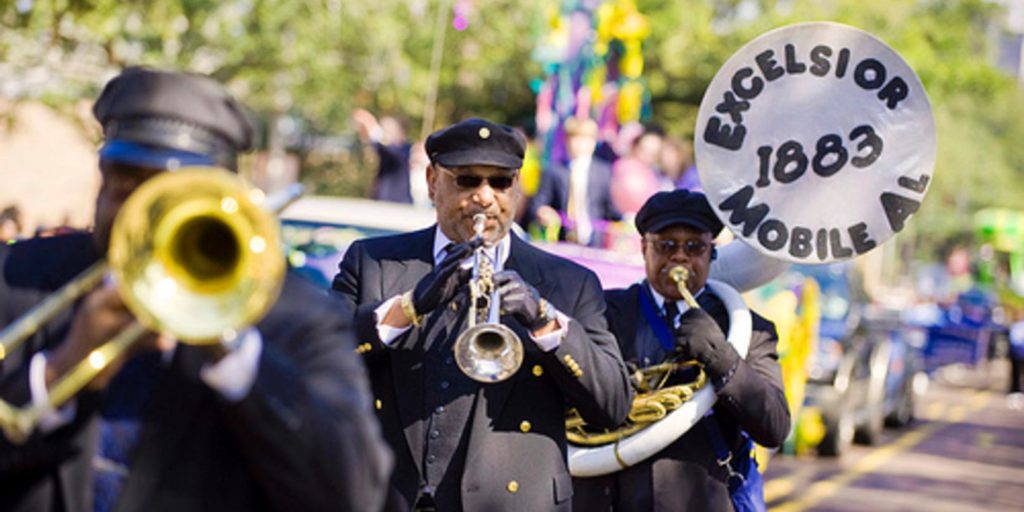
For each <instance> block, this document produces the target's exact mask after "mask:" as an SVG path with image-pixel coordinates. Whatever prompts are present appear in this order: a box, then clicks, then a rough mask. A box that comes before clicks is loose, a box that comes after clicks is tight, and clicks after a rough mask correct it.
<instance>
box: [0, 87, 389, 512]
mask: <svg viewBox="0 0 1024 512" xmlns="http://www.w3.org/2000/svg"><path fill="white" fill-rule="evenodd" d="M93 112H94V114H95V116H96V119H97V120H98V121H99V122H100V124H101V125H102V126H103V130H104V137H105V141H104V145H103V147H102V148H101V149H100V155H99V156H100V158H99V166H100V172H101V175H102V184H101V186H100V190H99V195H98V197H97V200H96V224H95V231H94V233H92V234H77V235H68V236H62V237H54V238H46V239H36V240H30V241H25V242H21V243H18V244H15V245H12V246H10V247H9V248H8V250H7V251H5V252H3V253H0V270H2V272H0V327H2V326H4V325H7V324H8V323H10V322H11V321H13V320H14V319H15V317H19V316H20V315H21V313H22V311H21V310H23V309H25V307H26V306H28V305H31V304H32V303H36V302H39V301H40V300H41V299H42V298H44V297H45V296H46V295H47V294H48V293H50V292H52V291H53V290H55V289H56V288H58V287H60V286H61V285H63V284H64V283H65V282H68V281H69V280H71V279H72V278H73V277H74V276H75V275H76V274H77V273H79V272H81V271H82V270H84V269H85V268H87V267H90V265H92V264H93V263H94V262H96V261H98V260H99V259H101V258H102V257H103V256H104V253H107V249H108V243H109V242H110V240H111V239H112V238H118V237H113V236H112V235H116V234H117V230H112V226H113V225H114V219H115V217H116V216H117V215H118V213H119V212H120V211H124V209H125V204H126V202H130V201H131V200H132V197H131V196H132V195H133V193H134V192H136V191H137V189H140V188H141V187H144V183H146V182H149V181H150V180H153V181H158V180H160V179H161V178H164V179H166V178H173V177H174V176H175V175H174V174H170V173H173V172H175V171H176V170H177V169H179V168H181V167H187V166H218V167H222V168H227V169H231V170H235V167H236V158H237V155H238V153H240V152H241V151H244V150H246V149H248V148H249V147H250V144H251V142H252V137H253V129H252V126H251V125H250V123H249V121H248V119H247V117H246V116H245V114H244V112H243V109H242V107H241V105H240V104H239V103H238V102H236V101H235V100H234V99H233V98H232V97H231V96H230V95H229V94H228V93H227V91H225V90H224V89H223V88H222V87H221V86H220V84H218V83H216V82H214V81H213V80H211V79H209V78H207V77H203V76H199V75H191V74H185V73H175V72H163V71H155V70H149V69H141V68H132V69H128V70H126V71H124V72H123V73H121V74H120V75H118V76H117V77H115V78H114V79H113V80H111V81H110V82H109V83H108V84H107V85H106V87H105V88H104V90H103V93H102V94H101V95H100V98H99V99H98V100H97V102H96V104H95V106H94V108H93ZM200 172H206V175H205V176H209V175H210V174H211V173H217V172H218V171H216V170H206V171H200ZM182 173H183V174H185V172H184V171H182ZM178 176H181V175H180V174H179V175H178ZM165 182H166V181H165ZM197 182H198V180H197ZM175 192H176V193H179V194H182V195H183V196H186V197H195V196H196V194H197V190H195V187H181V188H179V189H176V190H175ZM219 205H220V206H221V209H223V210H225V211H236V210H237V209H238V206H239V202H233V203H230V204H229V203H226V202H224V201H220V202H219ZM232 206H233V208H231V207H232ZM146 219H147V217H146V216H142V215H140V216H138V217H137V218H135V219H134V220H146ZM119 220H120V219H119ZM187 227H188V226H187V225H185V226H181V225H178V226H174V228H175V229H177V231H176V232H178V233H180V232H183V231H188V229H187ZM144 228H145V229H146V230H147V231H149V232H160V229H158V228H157V226H153V225H152V224H150V225H149V226H144ZM164 231H173V230H172V229H171V228H168V229H165V230H164ZM192 232H193V233H196V232H197V231H195V230H193V231H192ZM207 233H211V232H210V231H207ZM260 234H262V235H263V236H264V237H266V238H259V237H258V236H254V237H253V238H250V239H248V240H251V241H255V240H257V239H259V240H264V239H269V240H276V237H272V236H271V235H269V234H266V233H257V235H260ZM171 238H173V236H171ZM118 239H119V238H118ZM227 240H228V237H207V238H201V239H199V240H195V242H196V243H195V246H194V247H193V249H195V250H194V251H193V252H198V253H203V252H204V251H212V250H214V249H216V248H217V247H222V248H223V247H226V246H227V244H228V243H229V242H228V241H227ZM185 242H188V241H187V240H186V241H185ZM168 245H171V244H168ZM236 249H238V250H236V251H225V252H227V253H232V252H234V253H236V254H238V253H241V252H242V251H243V250H245V249H242V248H238V247H236ZM267 249H273V247H268V248H267ZM154 252H155V251H154ZM254 252H257V251H255V250H254ZM264 252H266V251H264ZM269 252H270V254H271V255H275V254H274V251H272V250H271V251H269ZM162 256H164V258H163V259H162V261H160V263H162V264H163V265H164V267H166V266H167V265H175V264H178V265H181V266H184V265H185V263H184V260H185V258H184V257H182V256H184V255H183V254H181V253H171V254H164V255H162ZM154 260H156V258H154ZM274 260H275V261H269V262H268V264H267V265H266V266H264V267H263V272H262V273H266V272H267V268H268V267H272V266H274V265H273V264H274V263H281V265H280V266H279V267H277V268H283V258H282V259H281V260H277V259H276V258H274ZM242 261H249V260H245V259H244V258H243V259H242ZM148 263H149V264H148V265H146V268H147V269H149V270H154V269H156V268H157V267H159V266H160V265H157V264H156V263H157V262H156V261H152V260H151V261H149V262H148ZM211 263H212V265H210V266H208V268H207V270H208V272H207V273H206V274H200V275H199V277H197V278H196V279H195V280H196V281H197V282H198V283H199V286H198V287H199V288H202V287H203V286H204V285H205V286H207V287H210V286H216V284H215V283H213V281H214V279H215V278H219V277H222V276H221V275H216V274H217V272H215V271H218V270H225V271H226V272H224V274H232V272H233V269H231V268H230V264H228V265H226V266H227V267H229V268H226V269H224V268H221V267H220V266H218V264H217V262H211ZM239 267H241V268H237V267H236V268H237V271H236V272H233V274H232V275H235V276H237V275H251V274H253V272H251V269H250V268H248V267H244V266H242V265H241V264H239ZM256 273H260V272H259V271H257V272H256ZM224 280H228V281H230V278H228V279H224ZM224 280H222V281H224ZM123 284H124V285H125V286H122V287H121V289H118V288H116V287H115V286H112V284H111V283H103V284H100V285H99V286H98V287H96V288H95V289H91V290H88V292H87V294H86V295H85V296H84V297H83V298H82V300H80V301H79V302H78V303H77V304H75V305H74V307H73V308H72V309H71V310H68V311H65V312H64V313H63V314H62V316H59V317H57V318H56V319H54V320H52V321H50V322H48V323H47V324H46V325H44V326H43V328H42V329H41V330H39V331H38V332H36V333H35V335H34V336H32V337H31V338H30V339H28V340H27V341H26V342H25V343H24V344H23V345H21V346H19V347H18V348H17V349H16V350H13V351H12V352H11V353H8V354H5V355H6V359H4V360H3V361H2V367H0V370H2V373H0V377H2V380H0V397H2V398H3V400H4V401H5V402H6V404H10V405H12V406H14V407H17V408H24V407H29V408H30V409H28V410H30V411H35V410H37V408H38V407H42V410H43V411H44V412H43V414H42V415H41V416H40V419H41V422H40V423H39V424H38V425H37V426H36V427H35V428H31V430H30V431H29V432H24V433H22V429H21V428H18V429H17V432H19V434H18V435H14V434H12V433H11V431H10V428H11V426H12V425H11V423H18V424H20V422H11V421H9V419H8V424H7V425H5V430H7V433H8V435H10V436H11V439H8V438H4V437H0V510H5V511H22V510H24V511H39V510H61V511H67V512H86V511H96V512H105V511H109V510H119V511H134V510H146V511H164V510H166V511H171V510H174V511H178V510H190V511H202V510H218V511H220V510H289V511H291V510H310V511H312V510H375V509H377V508H379V507H380V506H381V504H382V503H383V500H384V492H385V489H386V487H385V485H386V481H387V475H388V471H389V470H390V467H391V455H390V453H389V452H388V450H387V447H386V446H385V445H384V442H383V439H382V438H381V435H380V430H379V428H378V426H377V424H376V422H375V421H374V418H373V416H372V412H371V410H372V409H371V402H370V398H369V393H368V386H367V383H366V377H365V369H364V368H363V366H362V364H361V363H360V360H359V359H358V358H357V357H356V356H355V355H354V354H353V349H354V346H355V344H354V343H353V340H352V331H351V329H350V324H349V323H348V321H349V320H350V318H351V317H350V316H346V315H339V314H338V308H339V307H343V306H342V305H340V304H337V303H335V302H334V301H332V300H331V299H330V298H329V297H325V296H324V294H323V293H322V292H321V291H319V290H317V289H315V287H314V286H312V285H311V284H309V283H305V282H303V280H302V279H299V278H293V277H290V276H289V277H286V278H284V284H283V288H282V291H281V294H280V296H279V298H278V297H277V296H276V295H272V294H270V295H269V298H268V299H267V300H268V301H269V302H271V303H272V304H273V305H272V306H271V307H270V310H269V313H267V314H266V316H265V317H263V318H262V320H259V321H258V323H256V324H255V325H253V326H237V329H238V332H237V336H234V337H232V338H231V340H230V341H231V342H230V343H228V341H229V339H227V338H225V339H224V343H223V344H222V343H216V344H215V345H211V347H210V348H208V347H201V346H195V345H187V344H182V343H176V342H175V341H174V340H173V339H172V338H169V337H167V336H160V337H159V338H157V337H156V336H155V335H152V334H150V335H148V336H143V338H142V339H141V340H140V341H139V342H136V345H135V348H134V350H132V351H130V352H128V353H127V356H122V357H118V358H116V359H115V360H114V362H113V363H112V364H111V365H110V366H108V367H107V368H106V370H105V371H104V372H103V373H101V374H99V375H98V376H97V377H96V378H94V379H92V380H91V383H90V384H88V386H87V387H86V388H85V389H83V390H81V392H79V393H78V394H76V395H74V396H73V398H72V399H71V401H70V402H67V403H63V404H57V407H53V405H52V404H51V402H50V400H51V398H50V394H51V393H52V394H56V390H57V389H60V388H61V383H63V382H64V380H63V379H64V378H65V376H66V375H68V374H69V372H72V368H85V366H82V365H81V363H80V361H82V360H83V359H84V358H86V356H87V355H88V354H90V353H93V354H95V352H93V350H94V349H96V348H97V347H100V346H101V345H103V346H107V345H106V344H107V342H108V341H110V340H111V339H112V338H115V337H119V333H120V332H122V330H123V329H124V328H126V327H128V326H133V327H130V328H131V329H135V330H138V327H137V326H135V324H134V321H135V315H134V314H133V311H137V310H129V309H128V307H126V303H128V302H129V301H128V295H125V294H124V293H132V289H133V288H135V287H134V286H132V284H133V283H123ZM161 285H163V287H164V288H165V290H164V291H171V289H173V288H180V287H181V286H179V283H176V282H173V281H171V280H170V279H164V280H163V281H161ZM125 289H128V292H125V291H124V290H125ZM256 292H257V291H253V292H252V294H253V295H256ZM274 298H277V300H276V302H273V300H274ZM225 302H232V303H234V302H236V301H225ZM237 302H244V301H242V300H241V299H239V300H238V301H237ZM230 305H233V304H229V306H230ZM161 306H164V307H175V306H181V303H180V301H176V300H175V299H174V298H169V299H164V300H163V301H162V304H161ZM29 318H32V317H29ZM188 320H190V321H191V320H194V319H188ZM194 323H195V322H193V324H194ZM214 341H217V342H219V341H220V340H214ZM213 347H216V348H213ZM4 348H8V346H5V347H4ZM88 360H89V361H90V362H92V361H93V360H94V359H93V358H91V357H90V358H88ZM55 400H56V399H55ZM6 404H5V405H6ZM21 417H24V416H21ZM24 434H27V438H25V439H21V438H20V437H21V435H24Z"/></svg>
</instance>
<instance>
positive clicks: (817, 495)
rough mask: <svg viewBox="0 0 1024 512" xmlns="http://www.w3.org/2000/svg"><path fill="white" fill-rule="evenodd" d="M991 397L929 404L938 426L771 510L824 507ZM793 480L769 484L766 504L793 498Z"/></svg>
mask: <svg viewBox="0 0 1024 512" xmlns="http://www.w3.org/2000/svg"><path fill="white" fill-rule="evenodd" d="M992 396H993V395H992V393H990V392H988V391H980V390H975V391H973V392H972V393H971V395H970V398H969V399H968V404H967V405H954V406H952V407H947V404H945V403H943V402H933V403H931V404H929V405H928V407H927V409H926V411H925V418H926V419H928V420H931V421H934V422H935V423H926V424H918V426H917V428H916V429H915V430H913V431H910V432H907V433H905V434H903V435H902V436H900V437H899V438H897V439H896V440H895V441H893V442H892V443H891V444H889V445H886V446H882V447H878V448H876V449H874V450H872V451H871V452H869V453H868V454H866V455H864V457H863V458H861V459H860V460H858V461H857V462H856V463H855V464H853V465H852V466H850V468H848V469H846V470H845V471H843V472H841V473H839V474H837V475H835V476H834V477H832V478H831V479H829V480H822V481H818V482H814V483H813V484H811V485H810V487H808V488H807V490H806V491H805V492H804V493H803V494H802V495H801V496H799V497H798V498H796V499H794V500H792V501H788V502H784V503H780V504H779V505H778V506H775V507H772V510H773V511H777V512H802V511H803V510H806V509H808V508H810V507H813V506H815V505H817V504H819V503H821V502H822V501H823V500H825V499H826V498H828V497H830V496H832V495H833V494H835V493H837V492H839V490H841V489H842V488H843V487H846V486H847V485H849V484H850V483H851V482H853V481H854V480H856V479H857V478H860V477H861V476H863V475H865V474H868V473H870V472H872V471H874V470H876V469H878V468H879V467H881V466H882V465H883V464H885V463H886V462H888V461H889V459H891V458H892V457H893V456H895V455H897V454H899V453H902V452H905V451H908V450H910V449H911V448H913V447H914V446H915V445H917V444H918V443H920V442H921V441H924V440H925V439H926V438H928V436H930V435H931V434H932V433H934V432H935V431H936V430H938V429H939V427H941V426H942V424H941V423H938V421H939V420H945V421H947V422H950V423H956V422H959V421H963V420H964V418H966V417H967V415H968V414H973V413H975V412H978V411H980V410H982V409H984V408H985V407H987V406H988V405H989V402H990V401H991V400H992ZM947 409H948V412H947ZM944 413H945V414H944ZM943 416H945V418H943ZM794 480H796V479H794V478H783V479H780V480H779V481H778V482H779V483H777V484H776V483H775V482H776V480H772V481H769V482H766V483H765V501H766V502H768V503H771V502H772V501H773V500H775V499H779V498H781V497H783V496H787V495H791V494H792V493H793V492H794V490H795V487H796V485H797V484H796V482H795V481H794ZM773 484H774V485H773Z"/></svg>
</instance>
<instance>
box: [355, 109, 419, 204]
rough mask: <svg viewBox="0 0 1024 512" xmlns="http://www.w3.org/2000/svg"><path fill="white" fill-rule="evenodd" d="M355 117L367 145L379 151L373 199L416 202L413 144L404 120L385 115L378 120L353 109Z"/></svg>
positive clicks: (372, 193) (360, 133) (369, 114)
mask: <svg viewBox="0 0 1024 512" xmlns="http://www.w3.org/2000/svg"><path fill="white" fill-rule="evenodd" d="M352 120H353V121H355V123H356V128H357V129H358V131H359V138H360V139H361V140H362V141H363V144H371V145H372V146H373V149H374V150H375V151H376V153H377V175H376V176H375V177H374V179H373V188H372V189H371V191H370V198H371V199H376V200H378V201H391V202H395V203H412V202H413V197H412V192H411V190H410V179H411V176H410V173H409V168H410V162H409V159H410V155H411V150H412V144H411V143H410V142H409V140H408V138H407V137H406V135H405V127H404V126H403V125H402V121H400V120H399V119H398V118H396V117H392V116H385V117H382V118H381V119H380V121H379V122H378V121H377V118H376V117H374V115H373V114H371V113H369V112H368V111H366V110H363V109H356V110H355V111H354V112H352Z"/></svg>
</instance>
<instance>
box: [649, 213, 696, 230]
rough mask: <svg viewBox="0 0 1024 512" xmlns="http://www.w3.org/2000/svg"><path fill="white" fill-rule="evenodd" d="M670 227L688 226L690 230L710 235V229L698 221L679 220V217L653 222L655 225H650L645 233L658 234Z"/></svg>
mask: <svg viewBox="0 0 1024 512" xmlns="http://www.w3.org/2000/svg"><path fill="white" fill-rule="evenodd" d="M671 226H688V227H691V228H694V229H699V230H701V231H704V232H708V233H711V228H709V227H707V226H705V225H704V224H703V223H701V222H700V221H696V220H693V219H686V218H679V217H673V218H670V219H662V220H659V221H658V222H655V223H653V224H651V226H650V227H648V228H647V232H648V233H657V232H659V231H661V230H663V229H665V228H668V227H671Z"/></svg>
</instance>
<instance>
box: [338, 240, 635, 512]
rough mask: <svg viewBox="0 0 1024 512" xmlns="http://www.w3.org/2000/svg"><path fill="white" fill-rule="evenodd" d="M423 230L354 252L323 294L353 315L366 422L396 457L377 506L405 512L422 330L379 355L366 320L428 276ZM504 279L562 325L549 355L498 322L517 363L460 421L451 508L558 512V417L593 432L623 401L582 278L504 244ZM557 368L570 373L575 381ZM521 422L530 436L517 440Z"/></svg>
mask: <svg viewBox="0 0 1024 512" xmlns="http://www.w3.org/2000/svg"><path fill="white" fill-rule="evenodd" d="M434 229H435V228H429V229H425V230H422V231H417V232H413V233H408V234H403V235H398V236H390V237H381V238H373V239H367V240H362V241H359V242H356V243H355V244H353V245H352V246H351V247H349V249H348V252H347V253H346V254H345V258H344V260H343V261H342V263H341V267H340V272H339V274H338V275H337V276H336V277H335V279H334V289H335V290H336V291H337V292H338V293H339V295H340V296H341V297H343V298H344V299H345V300H346V301H347V302H348V303H349V304H351V305H353V306H355V307H356V329H357V333H358V336H359V340H360V342H361V344H362V345H363V347H364V350H365V352H364V355H365V358H366V362H367V366H368V367H369V370H370V380H371V384H372V387H373V392H374V394H375V395H376V398H377V400H378V401H379V402H378V406H379V407H378V411H377V413H378V416H379V417H380V420H381V424H382V426H383V428H384V435H385V437H386V438H387V440H388V442H389V443H390V444H391V447H392V449H393V450H394V451H395V454H396V469H395V474H394V476H393V478H392V480H391V485H392V495H391V496H390V498H389V499H390V500H393V503H392V505H393V506H394V508H395V509H408V508H410V507H411V505H412V504H413V502H414V500H415V499H416V496H417V493H418V484H419V481H420V477H419V466H418V464H417V463H416V462H415V461H419V460H421V458H422V451H423V444H424V428H425V420H426V418H423V417H422V403H421V400H422V389H421V386H422V378H421V376H422V372H423V368H422V366H423V361H424V354H423V342H424V340H423V339H422V338H423V333H424V330H423V329H422V328H416V327H414V328H412V329H410V331H408V332H407V333H404V334H403V335H402V336H401V337H400V338H398V339H397V340H395V342H394V345H393V346H392V347H388V346H385V345H384V344H383V343H382V342H381V341H380V338H379V336H378V334H377V329H376V322H375V319H374V312H373V310H374V309H375V308H377V306H379V305H380V304H381V303H382V302H383V301H385V300H387V299H390V298H391V297H394V296H396V295H399V294H401V293H403V292H406V291H408V290H411V289H413V288H414V287H415V286H416V283H417V282H419V280H420V279H421V278H422V277H423V276H425V275H426V274H427V273H429V272H430V271H431V269H432V268H433V264H434V256H433V241H434ZM505 269H508V270H515V271H517V272H518V273H519V274H520V275H521V276H522V277H523V279H524V280H526V282H528V283H530V284H531V285H533V286H534V287H535V288H537V290H538V291H539V292H540V294H541V296H543V297H544V298H546V299H547V300H548V301H550V302H551V304H552V305H554V307H555V308H557V309H558V310H559V311H561V312H563V313H565V314H566V315H568V316H569V317H571V318H572V321H571V322H570V323H569V325H568V330H567V333H566V334H565V336H564V337H563V338H562V340H561V343H560V345H559V346H558V348H556V349H555V350H553V351H551V352H543V351H541V350H540V349H539V347H537V346H536V344H534V343H533V342H532V341H530V337H529V334H528V332H527V330H526V329H525V328H524V327H522V326H521V325H520V324H518V323H517V322H516V321H515V320H514V319H512V318H503V319H502V322H503V323H505V324H506V325H508V326H510V327H511V328H512V329H513V330H514V331H515V332H516V333H517V334H518V335H519V337H520V339H521V340H523V341H524V348H525V350H526V355H525V361H524V362H523V366H522V367H521V368H520V370H519V371H518V372H517V373H516V374H515V375H514V376H512V378H510V379H508V380H506V381H504V382H501V383H497V384H487V385H483V386H482V387H481V389H480V391H479V393H478V395H477V404H476V408H475V415H474V417H472V418H471V419H470V421H469V429H470V436H469V445H468V452H467V456H466V461H465V466H464V473H463V476H462V482H461V496H462V507H463V509H464V510H467V511H478V510H480V511H483V510H487V511H499V510H509V511H524V510H529V511H542V510H568V509H569V507H570V498H571V496H572V483H571V477H570V476H569V473H568V470H567V467H566V440H565V412H566V409H567V408H569V407H575V408H576V409H578V410H579V411H580V412H581V414H582V415H583V417H584V418H586V419H587V420H588V421H589V422H591V423H592V424H595V425H601V426H605V427H610V426H613V425H616V424H618V423H619V422H620V421H622V420H623V419H624V418H625V415H626V413H627V412H628V410H629V405H630V403H631V399H632V395H631V391H630V388H629V385H628V380H627V375H626V370H625V366H624V365H623V363H622V358H621V357H620V355H619V350H618V346H617V345H616V343H615V340H614V338H612V336H611V333H609V332H608V330H607V323H606V321H605V317H604V308H605V306H604V299H603V297H602V292H601V288H600V284H599V282H598V280H597V277H596V276H595V275H594V274H593V273H592V272H590V271H588V270H586V269H584V268H582V267H580V266H578V265H576V264H575V263H572V262H570V261H568V260H565V259H562V258H559V257H557V256H554V255H551V254H548V253H545V252H543V251H541V250H539V249H536V248H534V247H533V246H531V245H529V244H527V243H526V242H523V241H522V240H520V239H518V238H517V237H515V235H513V236H512V245H511V248H510V254H509V258H508V260H507V261H506V263H505ZM446 306H447V305H442V306H441V307H442V308H443V307H446ZM427 323H428V324H429V323H430V319H429V318H428V320H427ZM567 360H569V361H575V363H576V364H578V365H579V368H580V369H581V370H582V373H581V374H580V375H579V377H577V376H575V375H574V373H573V371H571V370H570V368H569V367H568V366H567ZM523 422H529V425H530V427H529V428H528V429H523V428H522V425H524V423H523ZM524 430H525V431H524ZM512 481H515V482H516V483H517V484H518V490H517V491H515V492H510V491H509V490H508V485H509V483H510V482H512Z"/></svg>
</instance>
